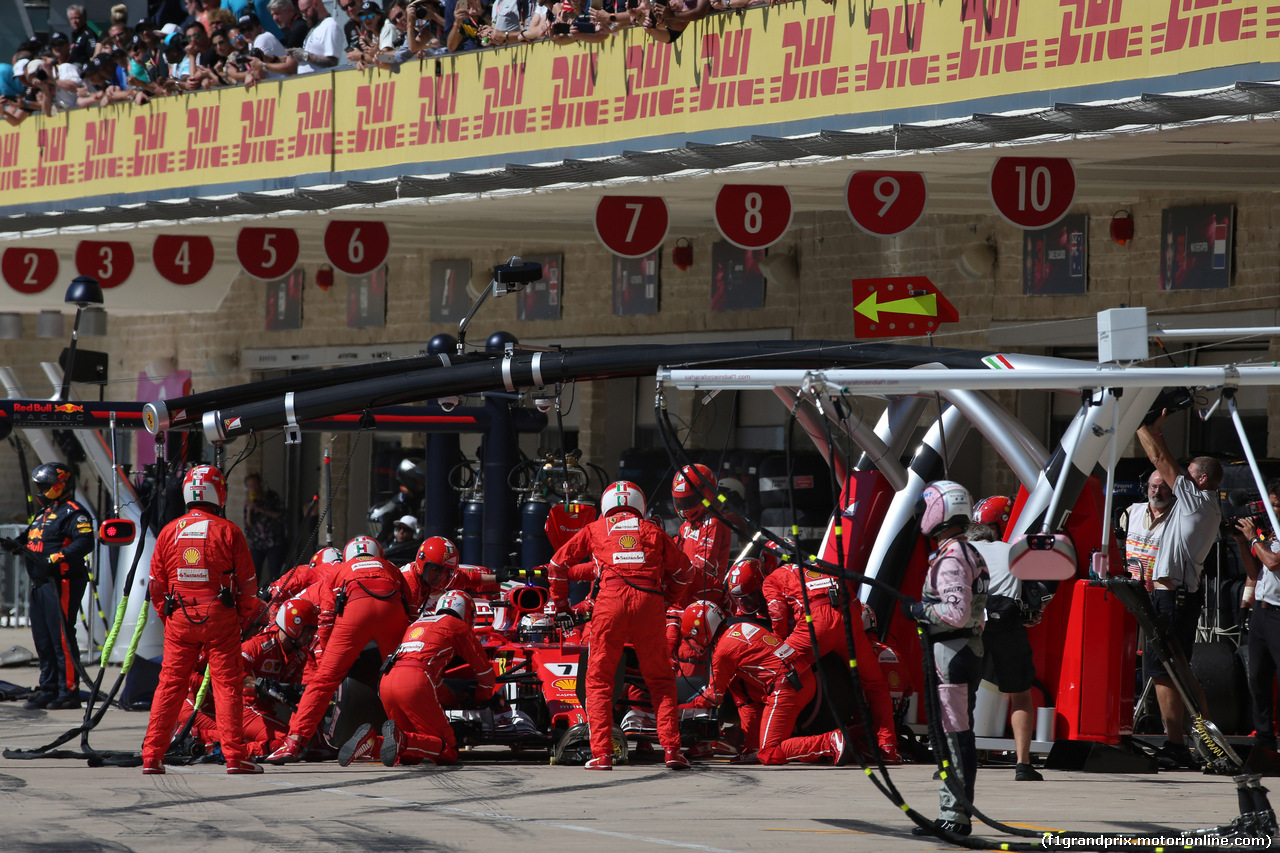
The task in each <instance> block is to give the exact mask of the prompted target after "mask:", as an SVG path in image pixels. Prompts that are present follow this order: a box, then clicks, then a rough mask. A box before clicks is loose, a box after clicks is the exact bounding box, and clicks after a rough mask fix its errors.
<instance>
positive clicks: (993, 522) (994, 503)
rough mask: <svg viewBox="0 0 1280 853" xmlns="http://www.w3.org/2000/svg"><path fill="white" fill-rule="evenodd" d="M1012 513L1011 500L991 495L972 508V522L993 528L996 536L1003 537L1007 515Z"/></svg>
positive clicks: (1007, 521) (1007, 519)
mask: <svg viewBox="0 0 1280 853" xmlns="http://www.w3.org/2000/svg"><path fill="white" fill-rule="evenodd" d="M1012 511H1013V498H1007V497H1005V496H1004V495H992V496H991V497H989V498H983V499H982V500H980V501H978V503H977V504H975V505H974V507H973V520H974V521H976V522H978V523H979V524H985V525H987V526H989V527H994V528H995V531H996V533H997V534H999V535H1001V536H1003V535H1004V527H1005V525H1006V524H1008V523H1009V515H1010V513H1011V512H1012Z"/></svg>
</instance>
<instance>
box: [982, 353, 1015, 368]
mask: <svg viewBox="0 0 1280 853" xmlns="http://www.w3.org/2000/svg"><path fill="white" fill-rule="evenodd" d="M982 363H983V364H985V365H986V366H987V367H989V368H991V369H992V370H1013V369H1014V367H1013V365H1012V364H1010V363H1009V359H1007V358H1005V357H1004V356H1002V355H989V356H987V357H986V358H984V359H983V360H982Z"/></svg>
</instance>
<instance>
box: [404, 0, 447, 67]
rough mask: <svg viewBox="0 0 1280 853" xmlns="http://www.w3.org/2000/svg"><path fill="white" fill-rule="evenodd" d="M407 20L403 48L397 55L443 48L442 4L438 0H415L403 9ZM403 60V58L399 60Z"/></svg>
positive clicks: (421, 52)
mask: <svg viewBox="0 0 1280 853" xmlns="http://www.w3.org/2000/svg"><path fill="white" fill-rule="evenodd" d="M405 19H406V22H407V27H406V32H405V42H404V48H403V49H402V50H401V51H399V52H398V53H397V57H399V56H401V55H402V54H405V53H408V54H409V55H411V56H412V55H419V54H422V55H425V54H426V53H427V52H430V51H437V50H445V49H446V48H445V46H444V44H445V22H444V21H445V18H444V6H442V5H441V4H440V3H439V2H438V0H416V2H413V3H410V4H409V6H408V7H407V8H406V9H405ZM401 61H403V60H401Z"/></svg>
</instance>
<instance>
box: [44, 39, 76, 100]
mask: <svg viewBox="0 0 1280 853" xmlns="http://www.w3.org/2000/svg"><path fill="white" fill-rule="evenodd" d="M49 52H50V53H51V54H52V56H53V61H54V68H55V71H56V80H55V81H54V90H55V92H54V94H55V96H56V98H55V99H56V101H57V105H58V110H59V111H65V110H73V109H75V107H76V96H77V91H78V90H79V88H80V69H79V68H78V67H77V66H76V64H75V63H74V62H72V61H71V40H70V39H69V38H67V35H66V33H51V34H50V35H49Z"/></svg>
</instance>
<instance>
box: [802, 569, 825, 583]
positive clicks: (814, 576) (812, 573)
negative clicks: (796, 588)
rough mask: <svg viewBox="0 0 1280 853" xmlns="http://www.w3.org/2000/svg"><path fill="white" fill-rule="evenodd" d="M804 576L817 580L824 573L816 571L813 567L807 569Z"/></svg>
mask: <svg viewBox="0 0 1280 853" xmlns="http://www.w3.org/2000/svg"><path fill="white" fill-rule="evenodd" d="M804 576H805V577H807V578H808V579H809V580H814V581H816V580H817V579H818V578H820V577H822V576H823V575H822V572H815V571H814V570H813V569H805V570H804Z"/></svg>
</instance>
